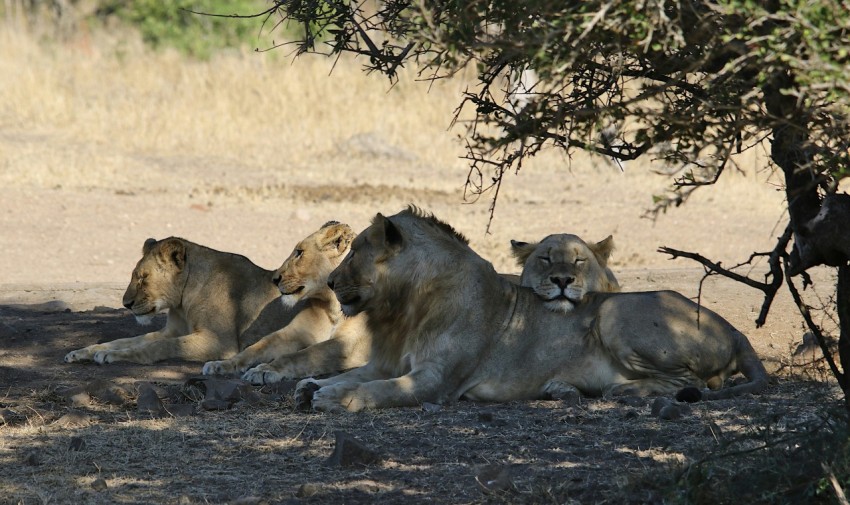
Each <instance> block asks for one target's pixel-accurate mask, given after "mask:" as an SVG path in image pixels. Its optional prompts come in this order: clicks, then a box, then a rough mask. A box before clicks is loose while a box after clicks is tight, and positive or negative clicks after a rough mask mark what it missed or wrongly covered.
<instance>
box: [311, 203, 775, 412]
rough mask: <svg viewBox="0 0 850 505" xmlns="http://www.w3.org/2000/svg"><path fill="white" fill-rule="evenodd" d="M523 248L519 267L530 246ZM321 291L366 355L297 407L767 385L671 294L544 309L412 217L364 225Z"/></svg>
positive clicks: (743, 352)
mask: <svg viewBox="0 0 850 505" xmlns="http://www.w3.org/2000/svg"><path fill="white" fill-rule="evenodd" d="M529 249H530V250H531V253H530V254H529V258H531V256H532V255H533V254H534V251H536V250H537V247H533V248H529ZM591 256H592V255H591ZM591 256H587V257H583V259H585V260H588V261H590V260H591ZM549 259H550V260H551V256H549ZM574 263H575V262H574ZM541 272H542V274H546V271H545V269H544V270H541ZM533 277H534V276H531V277H526V278H525V279H524V280H523V284H526V285H531V284H532V283H533V282H534V281H535V279H534V278H533ZM537 280H538V281H539V279H537ZM573 282H576V281H575V280H574V281H573ZM328 283H329V285H331V286H333V290H334V292H335V293H336V296H337V299H338V300H339V302H340V304H341V307H342V311H343V313H345V314H346V315H348V316H354V315H357V314H361V313H363V314H366V316H367V321H366V322H367V325H368V327H369V329H370V332H371V334H372V352H371V357H370V360H369V362H368V363H367V364H366V365H364V366H362V367H360V368H356V369H354V370H350V371H348V372H345V373H343V374H340V375H337V376H335V377H331V378H328V379H322V380H316V379H305V380H302V381H301V382H299V384H298V386H297V387H296V391H295V401H296V406H297V407H298V408H302V409H303V408H310V407H312V408H313V409H316V410H323V411H343V410H348V411H359V410H363V409H375V408H386V407H401V406H413V405H417V404H420V403H422V402H431V403H448V402H453V401H456V400H459V399H461V398H466V399H469V400H476V401H494V402H505V401H511V400H525V399H540V398H572V397H575V396H576V395H579V394H582V395H590V396H599V395H623V394H629V395H631V394H639V395H652V394H669V393H672V392H675V391H677V390H679V389H680V388H682V387H684V386H693V385H700V386H701V385H702V384H705V383H708V384H709V385H710V386H717V385H719V384H720V383H722V380H723V379H725V378H726V377H727V376H728V375H730V374H732V373H734V372H735V371H736V370H741V371H743V373H744V374H745V375H746V376H747V377H748V378H749V379H750V382H749V383H746V384H741V385H739V386H735V388H730V389H729V390H727V391H728V392H730V393H731V394H740V393H743V392H755V391H758V390H760V389H762V388H763V387H764V386H765V385H766V383H767V375H766V373H765V371H764V367H763V366H762V365H761V362H760V361H759V360H758V357H757V356H756V355H755V353H754V352H753V350H752V347H751V346H750V345H749V342H748V341H747V339H746V337H744V336H743V335H742V334H740V333H739V332H737V330H735V329H734V328H732V327H731V326H730V325H729V324H728V323H727V322H726V321H724V320H723V319H722V318H720V316H717V315H716V314H714V313H713V312H710V311H708V310H706V309H704V308H703V309H702V311H701V316H700V324H699V327H697V325H696V317H695V315H696V314H695V310H696V305H695V304H693V303H692V302H690V301H689V300H687V299H686V298H684V297H682V296H681V295H678V294H675V293H670V292H660V293H588V294H586V295H585V296H584V297H583V298H582V299H581V300H578V301H579V303H578V304H577V305H575V304H573V302H572V301H570V303H571V304H573V305H574V306H573V308H572V310H570V311H569V312H567V313H564V312H562V311H556V310H551V309H550V308H549V307H547V306H546V304H545V302H546V301H545V300H544V301H543V302H541V299H539V298H538V295H536V294H535V292H534V291H533V290H532V289H530V288H528V287H522V286H516V285H514V284H512V283H511V282H510V281H508V280H506V279H505V278H503V277H502V276H500V275H499V274H497V273H496V271H495V270H494V269H493V266H492V265H491V264H490V263H489V262H487V261H485V260H484V259H483V258H481V257H480V256H479V255H477V254H476V253H475V252H474V251H473V250H472V249H471V248H470V247H469V245H468V243H467V240H466V239H465V238H464V237H463V236H462V235H460V234H459V233H457V232H456V231H455V230H454V229H453V228H451V227H450V226H449V225H447V224H445V223H444V222H442V221H439V220H438V219H436V218H435V217H433V216H432V215H429V214H425V213H423V212H422V211H420V210H419V209H416V208H414V207H410V208H408V209H406V210H404V211H402V212H400V213H398V214H396V215H394V216H391V217H389V218H387V217H384V216H383V215H381V214H378V215H377V216H376V217H375V218H374V220H373V222H372V224H371V226H369V227H368V228H367V229H366V230H364V231H363V232H362V233H360V234H359V235H358V236H357V238H356V239H355V240H354V242H353V243H352V245H351V250H350V251H349V253H348V255H347V256H346V258H345V259H344V260H343V261H342V263H340V265H339V266H338V267H337V268H336V269H335V270H334V271H333V272H332V273H331V275H330V276H329V278H328ZM736 388H737V389H736Z"/></svg>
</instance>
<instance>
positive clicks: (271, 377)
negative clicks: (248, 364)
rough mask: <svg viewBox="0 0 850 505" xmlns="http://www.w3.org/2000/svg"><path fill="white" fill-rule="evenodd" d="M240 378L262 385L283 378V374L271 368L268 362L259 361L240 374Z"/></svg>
mask: <svg viewBox="0 0 850 505" xmlns="http://www.w3.org/2000/svg"><path fill="white" fill-rule="evenodd" d="M242 380H246V381H248V382H250V383H251V384H255V385H257V386H262V385H263V384H272V383H275V382H280V381H281V380H283V375H281V374H280V373H279V372H278V371H277V370H274V369H273V368H271V367H270V366H269V364H268V363H261V364H259V365H257V366H255V367H254V368H251V369H249V370H248V371H246V372H245V373H244V374H242Z"/></svg>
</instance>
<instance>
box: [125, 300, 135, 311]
mask: <svg viewBox="0 0 850 505" xmlns="http://www.w3.org/2000/svg"><path fill="white" fill-rule="evenodd" d="M134 303H135V301H134V300H124V306H125V307H127V308H128V309H132V308H133V304H134Z"/></svg>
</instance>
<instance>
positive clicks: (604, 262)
mask: <svg viewBox="0 0 850 505" xmlns="http://www.w3.org/2000/svg"><path fill="white" fill-rule="evenodd" d="M588 247H590V250H591V251H593V255H594V256H596V261H598V262H599V264H600V265H601V266H602V267H603V268H604V267H606V266H608V258H610V257H611V253H612V252H614V236H613V235H608V238H606V239H605V240H602V241H600V242H597V243H595V244H593V245H590V246H588Z"/></svg>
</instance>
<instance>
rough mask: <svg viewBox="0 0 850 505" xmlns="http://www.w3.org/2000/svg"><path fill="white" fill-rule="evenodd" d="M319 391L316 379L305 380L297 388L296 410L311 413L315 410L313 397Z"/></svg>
mask: <svg viewBox="0 0 850 505" xmlns="http://www.w3.org/2000/svg"><path fill="white" fill-rule="evenodd" d="M318 390H319V384H318V383H317V382H316V379H304V380H302V381H301V382H299V383H298V385H297V386H296V387H295V410H300V411H309V410H310V409H312V408H313V395H314V394H315V393H316V391H318Z"/></svg>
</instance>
